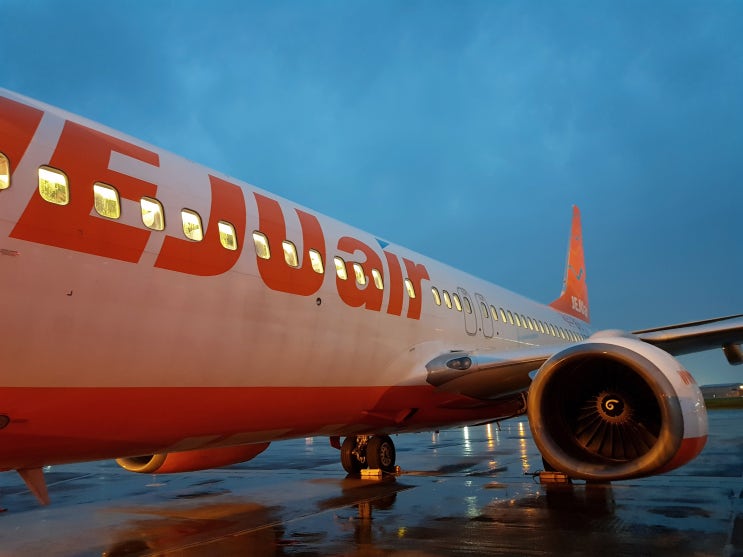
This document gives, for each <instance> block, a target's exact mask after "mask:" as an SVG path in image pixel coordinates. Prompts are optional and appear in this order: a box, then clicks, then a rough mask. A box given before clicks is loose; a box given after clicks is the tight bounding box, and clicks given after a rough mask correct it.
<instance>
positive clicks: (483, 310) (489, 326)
mask: <svg viewBox="0 0 743 557" xmlns="http://www.w3.org/2000/svg"><path fill="white" fill-rule="evenodd" d="M475 305H476V306H477V308H475V311H479V312H480V321H481V322H482V334H483V336H484V337H485V338H493V333H494V331H495V327H494V325H493V318H492V316H491V315H490V308H489V307H488V301H487V300H486V299H485V296H483V295H482V294H478V293H477V292H475Z"/></svg>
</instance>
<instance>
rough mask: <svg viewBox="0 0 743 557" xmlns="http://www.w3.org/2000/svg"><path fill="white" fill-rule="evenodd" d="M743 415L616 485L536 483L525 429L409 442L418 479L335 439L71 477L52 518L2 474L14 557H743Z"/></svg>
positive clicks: (471, 431)
mask: <svg viewBox="0 0 743 557" xmlns="http://www.w3.org/2000/svg"><path fill="white" fill-rule="evenodd" d="M741 419H743V412H741V411H717V412H712V413H711V415H710V433H711V435H710V440H709V443H708V445H707V448H706V449H705V451H704V452H703V453H702V455H701V456H700V457H699V458H698V459H697V460H696V461H694V462H693V463H691V464H689V465H687V466H686V467H684V468H682V469H680V470H677V471H674V472H673V473H671V474H666V475H663V476H659V477H656V478H646V479H642V480H635V481H628V482H617V483H615V484H612V485H592V484H585V483H576V484H574V485H572V486H569V485H555V486H545V485H540V484H538V483H537V482H535V480H534V478H533V477H532V476H531V475H529V474H530V473H533V472H536V471H537V470H538V469H539V467H540V466H541V458H540V456H539V454H538V452H537V451H536V448H535V447H534V444H533V442H532V440H531V437H530V436H529V428H528V425H527V424H526V422H525V420H514V421H511V422H506V423H503V424H502V425H501V428H502V429H500V428H498V427H497V426H495V425H492V426H483V427H474V428H473V427H470V428H466V429H456V430H449V431H442V432H440V433H436V434H418V435H402V436H398V437H396V438H395V441H396V444H397V446H398V463H399V464H400V465H401V466H402V468H403V474H402V475H401V476H400V477H398V478H396V479H394V478H393V479H391V480H386V481H381V482H378V481H369V480H360V479H351V478H346V477H345V474H344V473H343V471H342V468H341V466H340V464H339V462H338V452H337V451H336V450H335V449H333V448H331V447H330V446H329V445H328V444H327V439H319V438H317V439H309V440H304V439H301V440H295V441H288V442H284V443H277V444H275V445H272V446H271V447H270V448H269V449H268V451H266V452H265V453H263V454H262V455H261V456H260V457H258V458H256V459H255V460H253V461H250V462H248V463H246V464H243V465H239V466H234V467H231V468H227V469H223V470H214V471H207V472H200V473H192V474H181V475H175V476H141V475H136V474H130V473H127V472H124V471H123V470H120V469H119V468H117V467H116V466H115V464H113V463H112V462H98V463H88V464H81V465H71V466H60V467H55V468H53V469H52V470H50V471H49V472H48V478H49V483H50V486H49V491H50V494H51V497H52V505H51V506H50V507H47V508H42V507H38V506H37V505H36V502H35V500H34V499H33V497H32V496H31V495H30V494H29V493H28V492H27V490H26V489H25V486H23V484H22V483H21V482H20V480H17V479H16V477H15V476H14V475H11V474H2V475H0V502H1V503H2V506H3V507H6V508H8V511H7V512H5V513H2V514H0V556H2V557H6V556H7V557H10V556H14V557H15V556H26V555H28V556H31V555H34V556H35V555H41V554H43V555H52V556H54V555H59V556H75V557H80V556H87V555H108V556H122V555H126V556H130V555H183V556H189V557H191V556H201V555H210V556H211V555H271V556H285V555H291V556H315V555H317V556H320V555H352V556H377V555H379V556H382V555H384V556H390V555H391V556H402V555H405V556H439V555H462V556H464V555H467V556H473V555H552V554H560V555H602V556H605V557H608V556H613V555H628V556H629V555H632V556H634V555H654V556H655V555H673V556H674V557H676V556H683V555H729V556H734V555H741V556H743V505H742V504H741V490H742V489H743V478H742V476H743V433H740V431H739V427H738V424H739V423H740V422H741Z"/></svg>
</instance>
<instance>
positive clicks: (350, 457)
mask: <svg viewBox="0 0 743 557" xmlns="http://www.w3.org/2000/svg"><path fill="white" fill-rule="evenodd" d="M355 448H356V438H355V437H346V438H345V439H344V440H343V444H342V445H341V464H342V465H343V469H344V470H345V471H346V472H347V473H348V474H350V475H352V476H358V475H359V474H361V469H362V468H363V467H364V463H362V462H361V461H360V460H359V459H358V458H357V456H356V455H355V454H354V452H353V450H354V449H355Z"/></svg>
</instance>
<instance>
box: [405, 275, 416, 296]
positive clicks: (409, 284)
mask: <svg viewBox="0 0 743 557" xmlns="http://www.w3.org/2000/svg"><path fill="white" fill-rule="evenodd" d="M405 290H407V291H408V296H410V298H411V299H412V298H415V288H413V283H412V282H411V281H410V279H409V278H406V279H405Z"/></svg>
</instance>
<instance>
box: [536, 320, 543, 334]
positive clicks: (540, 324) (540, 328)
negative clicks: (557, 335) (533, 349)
mask: <svg viewBox="0 0 743 557" xmlns="http://www.w3.org/2000/svg"><path fill="white" fill-rule="evenodd" d="M537 325H538V326H539V332H540V333H542V334H544V323H542V322H541V321H539V320H537Z"/></svg>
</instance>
